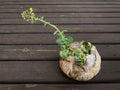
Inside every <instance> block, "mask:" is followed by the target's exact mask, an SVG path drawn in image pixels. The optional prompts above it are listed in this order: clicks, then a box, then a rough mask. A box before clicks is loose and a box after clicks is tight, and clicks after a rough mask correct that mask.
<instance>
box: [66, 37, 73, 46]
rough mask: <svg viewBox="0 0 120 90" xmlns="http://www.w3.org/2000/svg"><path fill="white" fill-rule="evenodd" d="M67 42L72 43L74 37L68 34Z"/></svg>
mask: <svg viewBox="0 0 120 90" xmlns="http://www.w3.org/2000/svg"><path fill="white" fill-rule="evenodd" d="M67 42H68V43H69V44H70V43H72V42H73V38H72V37H71V36H68V37H67Z"/></svg>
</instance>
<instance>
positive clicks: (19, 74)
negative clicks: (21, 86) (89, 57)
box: [0, 60, 120, 83]
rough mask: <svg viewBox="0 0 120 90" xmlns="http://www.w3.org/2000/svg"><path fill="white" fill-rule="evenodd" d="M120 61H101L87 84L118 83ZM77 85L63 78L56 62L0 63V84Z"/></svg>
mask: <svg viewBox="0 0 120 90" xmlns="http://www.w3.org/2000/svg"><path fill="white" fill-rule="evenodd" d="M119 65H120V61H114V60H113V61H102V69H101V71H100V73H99V74H98V75H97V76H96V77H95V78H94V79H92V80H91V81H89V82H103V83H104V82H109V83H110V82H112V83H113V82H119V83H120V77H119V76H120V69H119ZM10 82H11V83H20V82H21V83H22V82H23V83H25V82H26V83H27V82H29V83H30V82H34V83H35V82H39V83H47V82H52V83H55V82H57V83H62V82H63V83H77V81H74V80H72V79H70V78H68V77H67V76H65V75H64V74H63V73H62V72H61V70H60V68H59V63H58V61H29V62H28V61H0V83H10Z"/></svg>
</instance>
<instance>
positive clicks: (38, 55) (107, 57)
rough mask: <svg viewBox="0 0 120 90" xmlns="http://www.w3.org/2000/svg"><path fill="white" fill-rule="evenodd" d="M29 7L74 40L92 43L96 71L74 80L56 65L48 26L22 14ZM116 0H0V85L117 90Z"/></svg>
mask: <svg viewBox="0 0 120 90" xmlns="http://www.w3.org/2000/svg"><path fill="white" fill-rule="evenodd" d="M29 7H33V8H34V11H35V12H36V14H37V16H44V17H46V20H47V21H50V22H52V23H54V24H56V25H58V26H59V27H60V28H61V29H68V30H69V32H67V34H69V35H72V36H73V37H74V39H75V41H77V40H81V39H84V40H87V41H90V42H92V43H93V44H95V45H96V47H97V49H98V51H99V53H100V55H101V56H102V69H101V71H100V73H99V74H98V75H97V76H96V77H95V78H93V79H92V80H91V81H88V82H77V81H74V80H72V79H70V78H68V77H67V76H65V75H64V74H63V73H62V72H61V70H60V68H59V62H58V61H59V46H58V45H57V44H56V43H55V40H56V39H57V37H56V36H53V35H52V33H53V30H52V28H49V27H48V26H47V27H44V28H42V24H41V23H39V22H37V23H36V24H30V23H27V22H25V21H23V20H22V18H21V15H20V14H21V12H22V11H23V10H26V9H28V8H29ZM119 50H120V0H60V1H59V0H34V1H33V0H0V84H1V85H0V90H83V89H84V90H90V89H92V90H96V89H98V90H101V89H103V90H120V52H119Z"/></svg>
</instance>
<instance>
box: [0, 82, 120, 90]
mask: <svg viewBox="0 0 120 90" xmlns="http://www.w3.org/2000/svg"><path fill="white" fill-rule="evenodd" d="M119 86H120V84H119V83H117V84H4V85H0V89H1V90H41V89H42V90H83V89H84V90H101V89H102V90H120V87H119Z"/></svg>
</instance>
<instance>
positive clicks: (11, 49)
mask: <svg viewBox="0 0 120 90" xmlns="http://www.w3.org/2000/svg"><path fill="white" fill-rule="evenodd" d="M95 46H96V48H97V49H98V51H99V53H100V55H101V57H102V59H103V60H106V59H107V61H109V60H119V58H120V52H119V50H120V45H95ZM113 51H114V52H113ZM58 59H59V46H58V45H0V60H16V61H20V60H28V61H30V60H33V61H36V60H41V61H42V60H43V61H46V60H49V61H51V60H52V61H53V60H58Z"/></svg>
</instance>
